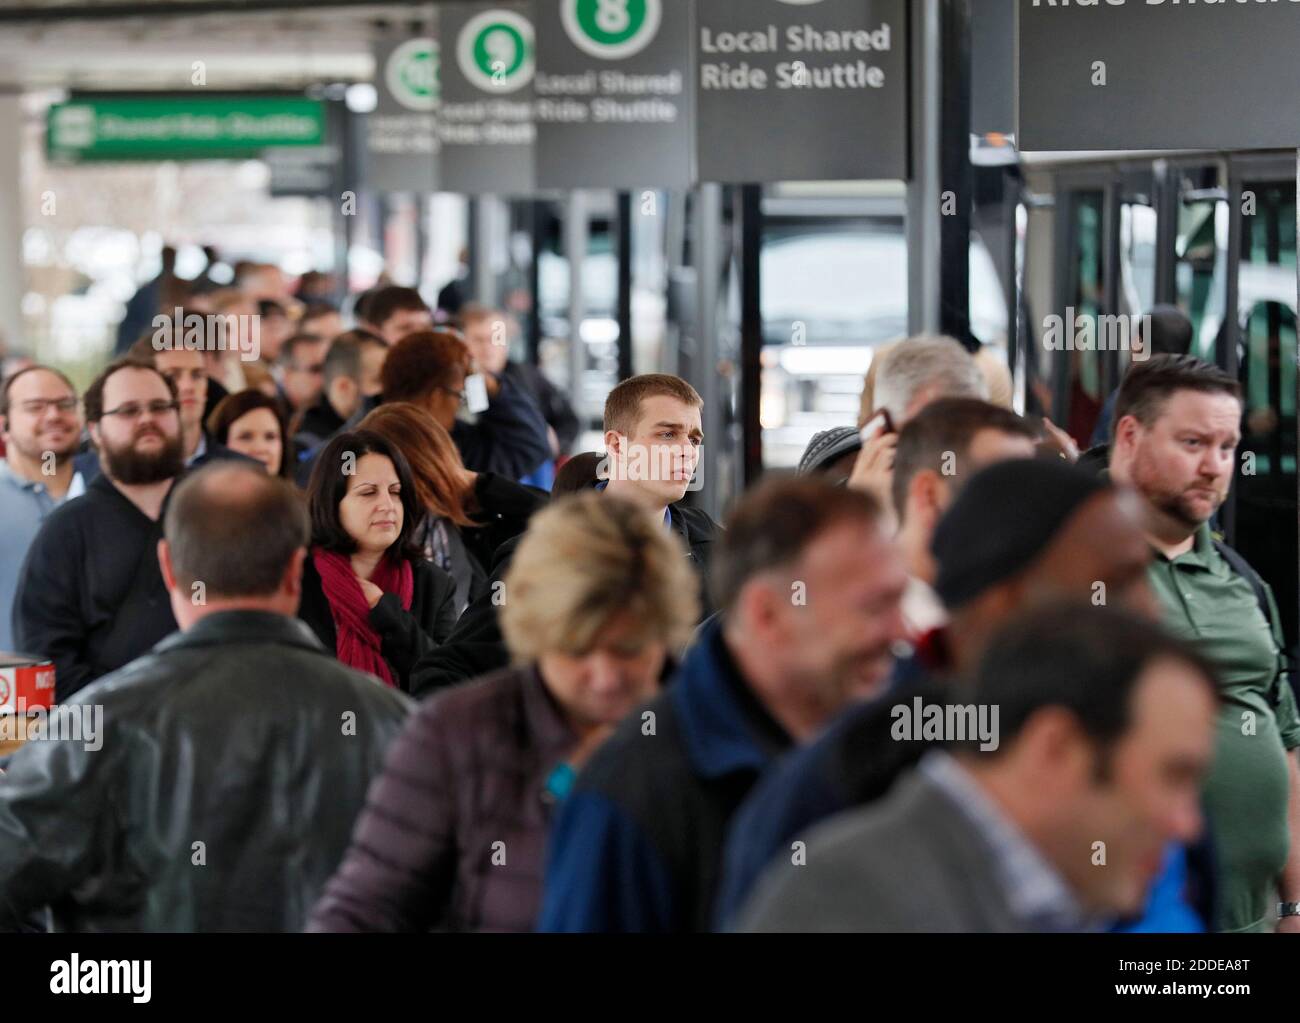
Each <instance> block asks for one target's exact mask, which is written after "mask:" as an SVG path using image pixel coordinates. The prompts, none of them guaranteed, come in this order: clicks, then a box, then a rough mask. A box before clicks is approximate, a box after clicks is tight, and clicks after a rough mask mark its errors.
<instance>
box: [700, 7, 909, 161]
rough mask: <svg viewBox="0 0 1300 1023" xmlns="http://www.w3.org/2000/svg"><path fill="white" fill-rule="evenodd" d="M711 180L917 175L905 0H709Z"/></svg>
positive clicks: (704, 81)
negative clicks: (910, 168) (911, 166)
mask: <svg viewBox="0 0 1300 1023" xmlns="http://www.w3.org/2000/svg"><path fill="white" fill-rule="evenodd" d="M698 11H699V14H698V18H699V27H698V39H697V47H696V59H697V62H698V66H697V69H696V86H697V89H698V141H697V147H698V148H697V153H698V161H699V176H700V180H702V181H735V182H744V181H755V182H761V181H812V180H828V179H850V178H904V177H906V176H907V151H908V137H907V124H908V118H907V95H908V88H907V9H906V3H905V0H699V3H698Z"/></svg>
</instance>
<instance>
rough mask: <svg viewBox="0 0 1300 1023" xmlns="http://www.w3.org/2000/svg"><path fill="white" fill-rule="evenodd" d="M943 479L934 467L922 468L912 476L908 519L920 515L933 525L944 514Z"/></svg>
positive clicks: (923, 519)
mask: <svg viewBox="0 0 1300 1023" xmlns="http://www.w3.org/2000/svg"><path fill="white" fill-rule="evenodd" d="M943 492H944V485H943V481H942V480H940V479H939V475H938V473H936V472H934V471H933V470H932V469H922V470H920V471H919V472H918V473H917V474H916V475H915V476H913V477H912V482H911V483H909V484H908V486H907V519H908V520H909V521H910V520H911V519H912V516H913V515H919V516H920V517H921V521H922V522H925V523H927V524H929V525H933V524H934V523H935V522H937V521H938V520H939V516H940V515H942V514H943V498H944V493H943Z"/></svg>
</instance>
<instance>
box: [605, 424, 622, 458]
mask: <svg viewBox="0 0 1300 1023" xmlns="http://www.w3.org/2000/svg"><path fill="white" fill-rule="evenodd" d="M626 440H627V438H626V437H624V436H623V435H622V434H621V433H619V432H618V431H617V430H606V431H605V450H606V451H607V452H609V457H610V458H618V457H619V455H621V454H623V452H624V450H625V442H626Z"/></svg>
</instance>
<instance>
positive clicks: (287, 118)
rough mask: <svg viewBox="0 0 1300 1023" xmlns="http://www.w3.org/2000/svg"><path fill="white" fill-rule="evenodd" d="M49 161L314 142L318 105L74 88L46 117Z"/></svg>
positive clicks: (237, 155) (202, 154)
mask: <svg viewBox="0 0 1300 1023" xmlns="http://www.w3.org/2000/svg"><path fill="white" fill-rule="evenodd" d="M46 129H47V130H46V136H45V140H46V152H47V154H48V155H49V158H50V160H51V161H54V162H59V163H83V162H92V161H106V160H223V159H230V160H247V159H254V158H256V157H258V156H260V155H261V153H262V151H263V150H264V149H267V148H268V147H271V146H280V147H284V146H319V145H322V144H324V142H325V141H326V138H325V134H326V132H325V107H324V104H323V103H321V102H320V101H319V100H314V99H307V98H306V97H301V96H257V95H249V96H229V95H223V96H202V95H197V94H195V95H190V94H178V95H174V94H159V95H156V96H147V95H122V96H115V95H112V94H111V93H102V94H96V95H89V94H87V95H80V96H76V97H74V98H73V99H71V100H69V101H68V102H66V103H56V104H53V105H52V106H51V107H50V108H49V112H48V114H47V117H46Z"/></svg>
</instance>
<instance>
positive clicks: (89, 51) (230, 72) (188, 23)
mask: <svg viewBox="0 0 1300 1023" xmlns="http://www.w3.org/2000/svg"><path fill="white" fill-rule="evenodd" d="M230 2H231V0H226V3H227V6H229V3H230ZM234 2H235V3H236V4H238V3H239V0H234ZM208 6H209V0H152V2H148V0H146V2H143V3H135V4H130V5H124V4H120V3H116V2H114V0H46V2H45V3H42V4H33V3H31V2H30V0H0V89H3V90H5V91H12V90H14V89H19V90H24V91H26V90H31V91H36V90H45V89H172V88H175V89H187V90H188V89H192V88H193V87H194V86H193V84H192V77H193V75H194V72H195V62H196V61H202V62H203V71H204V73H205V75H206V87H207V88H209V89H213V90H218V89H266V88H274V89H296V88H301V87H303V86H306V85H310V84H312V83H316V82H339V81H342V82H353V81H368V80H370V78H371V75H372V74H373V60H372V59H371V56H370V47H371V42H372V40H373V39H374V37H375V36H376V35H377V34H378V32H379V31H380V30H381V29H382V28H383V27H384V26H385V25H388V26H393V27H407V26H413V25H414V24H415V23H417V21H418V19H419V18H420V16H421V13H422V11H427V10H428V7H427V6H423V7H422V6H417V5H410V4H400V3H399V4H382V5H381V4H369V5H357V4H356V3H355V2H354V3H353V4H352V5H351V6H322V5H321V4H320V3H319V2H318V3H316V4H314V5H312V6H310V7H306V8H300V9H297V10H289V9H280V10H267V9H266V8H267V7H271V6H274V2H272V3H259V4H258V7H259V8H260V9H259V10H251V9H249V10H244V9H241V10H237V11H232V10H225V11H221V12H216V13H195V14H190V13H182V12H183V11H184V10H185V9H186V8H187V7H193V8H196V9H198V8H206V7H208ZM123 7H129V8H131V9H132V10H133V12H134V13H132V14H130V15H123V16H112V17H97V16H75V17H68V16H64V15H72V14H74V13H78V14H85V12H87V11H88V10H89V9H91V8H99V9H101V10H103V11H104V12H105V13H107V12H109V11H113V10H116V9H120V8H123ZM151 7H156V8H158V9H159V11H164V10H165V11H166V13H152V12H150V11H149V10H148V9H149V8H151ZM37 8H39V11H40V12H41V13H43V15H45V18H44V20H22V19H18V20H13V19H15V18H16V17H17V15H18V14H19V13H20V12H22V11H33V10H35V9H37Z"/></svg>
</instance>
